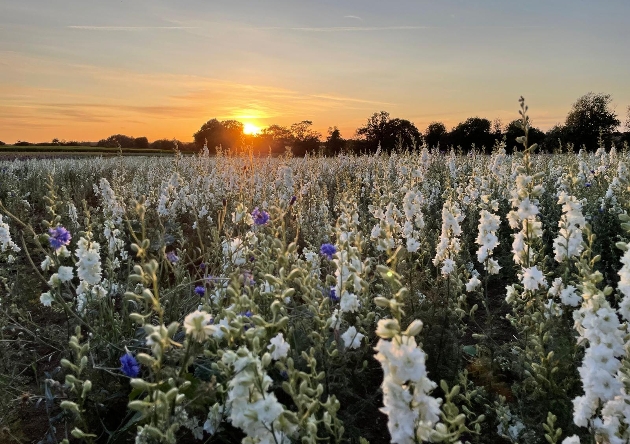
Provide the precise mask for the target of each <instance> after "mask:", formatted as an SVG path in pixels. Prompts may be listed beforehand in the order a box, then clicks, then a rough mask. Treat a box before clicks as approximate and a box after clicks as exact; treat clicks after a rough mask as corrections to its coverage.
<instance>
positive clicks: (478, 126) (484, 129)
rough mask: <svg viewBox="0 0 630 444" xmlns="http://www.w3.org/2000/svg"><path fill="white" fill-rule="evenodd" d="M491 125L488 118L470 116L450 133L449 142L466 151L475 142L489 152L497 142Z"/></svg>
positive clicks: (476, 145)
mask: <svg viewBox="0 0 630 444" xmlns="http://www.w3.org/2000/svg"><path fill="white" fill-rule="evenodd" d="M491 126H492V124H491V123H490V121H489V120H488V119H482V118H481V117H470V118H468V119H466V121H464V122H461V123H460V124H459V125H457V126H456V127H455V128H453V130H452V131H451V132H450V133H449V143H450V144H451V145H453V146H455V147H457V146H461V147H462V148H463V149H464V150H465V151H468V150H469V149H470V148H471V147H472V145H473V144H474V145H475V147H476V148H477V149H481V148H482V147H483V148H485V150H486V151H487V152H489V151H490V150H491V149H492V146H493V145H494V142H495V137H494V135H493V134H492V133H491V132H490V128H491Z"/></svg>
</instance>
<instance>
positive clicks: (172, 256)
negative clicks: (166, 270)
mask: <svg viewBox="0 0 630 444" xmlns="http://www.w3.org/2000/svg"><path fill="white" fill-rule="evenodd" d="M166 259H168V260H169V261H170V262H171V263H173V264H174V263H175V262H177V261H178V260H179V258H178V257H177V255H176V254H175V252H174V251H169V252H168V253H166Z"/></svg>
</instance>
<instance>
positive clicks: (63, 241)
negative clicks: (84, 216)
mask: <svg viewBox="0 0 630 444" xmlns="http://www.w3.org/2000/svg"><path fill="white" fill-rule="evenodd" d="M48 234H49V235H50V237H49V238H48V242H50V246H51V247H53V248H54V249H55V250H59V249H60V248H61V247H63V246H64V245H70V239H72V235H71V234H70V232H69V231H68V230H66V229H65V228H64V227H62V226H61V225H58V226H56V227H55V228H50V229H49V230H48Z"/></svg>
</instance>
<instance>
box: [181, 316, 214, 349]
mask: <svg viewBox="0 0 630 444" xmlns="http://www.w3.org/2000/svg"><path fill="white" fill-rule="evenodd" d="M184 329H185V330H186V334H187V335H190V336H191V337H192V338H193V339H194V340H196V341H199V342H203V341H204V340H205V339H206V338H207V337H210V336H212V335H213V334H214V333H215V327H214V325H212V316H211V315H210V314H209V313H206V312H205V311H199V310H196V311H193V312H192V313H190V314H189V315H188V316H186V318H184Z"/></svg>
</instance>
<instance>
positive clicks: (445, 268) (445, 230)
mask: <svg viewBox="0 0 630 444" xmlns="http://www.w3.org/2000/svg"><path fill="white" fill-rule="evenodd" d="M464 217H465V216H464V214H462V212H461V210H460V209H459V205H458V204H457V203H456V202H453V201H452V200H451V199H448V200H447V201H446V202H444V205H443V206H442V231H441V233H440V239H439V240H438V244H437V248H436V253H435V257H434V258H433V265H435V266H436V267H437V266H438V265H440V264H441V265H442V269H441V271H442V274H443V275H445V276H448V275H449V274H451V273H452V272H453V271H455V265H456V263H455V260H456V258H457V255H458V254H459V252H460V250H461V249H462V247H461V244H460V240H459V236H460V235H461V234H462V228H461V226H460V225H459V224H460V223H461V222H462V221H463V220H464Z"/></svg>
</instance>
